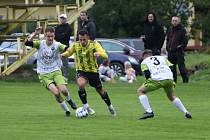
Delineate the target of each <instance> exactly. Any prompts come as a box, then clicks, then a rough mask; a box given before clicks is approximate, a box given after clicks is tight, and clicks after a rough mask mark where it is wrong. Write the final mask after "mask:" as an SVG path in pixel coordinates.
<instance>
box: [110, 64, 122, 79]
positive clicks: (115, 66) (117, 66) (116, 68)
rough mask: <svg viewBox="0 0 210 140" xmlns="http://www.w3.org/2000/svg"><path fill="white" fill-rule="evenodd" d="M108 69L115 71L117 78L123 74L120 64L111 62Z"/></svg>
mask: <svg viewBox="0 0 210 140" xmlns="http://www.w3.org/2000/svg"><path fill="white" fill-rule="evenodd" d="M109 67H110V68H111V69H113V70H114V71H115V73H116V75H117V76H121V75H123V74H124V67H123V65H122V64H121V63H118V62H113V63H110V65H109Z"/></svg>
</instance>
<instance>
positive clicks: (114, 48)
mask: <svg viewBox="0 0 210 140" xmlns="http://www.w3.org/2000/svg"><path fill="white" fill-rule="evenodd" d="M96 41H98V42H99V43H101V45H102V47H103V48H104V49H105V50H106V51H107V52H111V53H120V54H126V53H127V55H130V56H132V57H134V58H136V59H137V61H138V62H141V61H142V53H143V51H142V50H136V49H135V48H132V47H130V46H128V45H126V44H124V43H122V42H120V41H118V40H115V39H106V38H97V39H96Z"/></svg>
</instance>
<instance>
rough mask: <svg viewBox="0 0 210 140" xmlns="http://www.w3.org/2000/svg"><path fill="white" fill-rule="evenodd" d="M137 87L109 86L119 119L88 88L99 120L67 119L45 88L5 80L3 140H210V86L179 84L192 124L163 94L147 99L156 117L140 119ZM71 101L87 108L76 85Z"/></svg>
mask: <svg viewBox="0 0 210 140" xmlns="http://www.w3.org/2000/svg"><path fill="white" fill-rule="evenodd" d="M142 82H143V78H139V79H138V82H136V83H134V84H125V83H117V84H112V85H111V84H105V85H104V87H105V89H107V91H108V93H109V96H110V98H111V101H112V103H113V105H114V106H115V108H116V110H117V116H116V117H112V116H110V114H109V112H108V109H107V107H106V105H105V103H104V102H103V101H102V100H101V98H100V96H99V95H97V93H96V92H95V91H94V89H93V88H91V87H87V93H88V101H89V104H90V105H91V107H92V108H93V109H94V110H95V111H96V114H95V115H94V116H89V117H88V118H84V119H77V118H76V117H75V112H74V111H73V110H72V116H71V117H70V118H66V117H65V114H64V112H63V111H62V110H61V108H60V106H59V105H58V104H57V103H56V101H55V99H54V98H53V96H52V95H51V94H50V93H49V92H48V91H47V90H46V89H45V88H44V87H42V86H41V84H40V83H36V82H32V83H23V82H4V81H0V140H67V139H68V140H70V139H71V140H137V139H138V140H140V139H142V140H208V139H210V133H209V132H210V109H209V108H210V101H209V99H210V86H209V85H210V82H209V81H191V82H190V83H189V84H182V83H180V81H179V83H178V85H177V87H176V89H175V92H176V95H177V96H179V97H180V99H181V100H182V101H183V103H184V104H185V106H186V107H187V109H188V110H189V111H190V112H191V114H192V117H193V119H192V120H187V119H185V118H184V115H183V114H182V113H181V112H179V111H178V109H177V108H176V107H175V106H174V105H173V104H172V103H170V102H169V100H168V99H167V97H166V96H165V94H164V93H163V90H162V89H161V90H158V91H155V92H152V93H150V94H148V97H149V100H150V104H151V106H152V107H153V110H154V113H155V117H154V118H152V119H148V120H138V118H139V117H140V116H141V115H142V113H143V112H144V111H143V109H142V107H141V106H140V104H139V101H138V98H137V95H136V89H137V88H138V87H139V85H140V84H141V83H142ZM68 88H69V89H70V92H71V96H72V98H73V99H74V101H75V102H76V103H77V105H78V106H82V104H81V102H80V100H79V97H78V95H77V87H76V85H75V84H69V85H68Z"/></svg>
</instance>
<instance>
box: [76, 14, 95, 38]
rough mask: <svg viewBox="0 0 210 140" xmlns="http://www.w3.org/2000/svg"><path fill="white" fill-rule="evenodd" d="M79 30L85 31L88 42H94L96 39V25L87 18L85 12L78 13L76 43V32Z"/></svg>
mask: <svg viewBox="0 0 210 140" xmlns="http://www.w3.org/2000/svg"><path fill="white" fill-rule="evenodd" d="M80 30H86V31H87V32H88V34H89V38H90V40H95V38H96V25H95V23H94V21H93V20H91V19H90V17H88V15H87V12H86V11H82V12H81V13H80V21H79V23H78V30H77V39H76V40H77V41H78V40H79V35H78V32H79V31H80Z"/></svg>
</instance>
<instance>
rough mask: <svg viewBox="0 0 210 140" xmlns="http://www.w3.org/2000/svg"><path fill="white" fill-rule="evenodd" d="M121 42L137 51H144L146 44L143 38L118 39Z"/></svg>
mask: <svg viewBox="0 0 210 140" xmlns="http://www.w3.org/2000/svg"><path fill="white" fill-rule="evenodd" d="M116 39H117V40H119V41H120V42H123V43H125V44H127V45H128V46H131V47H132V48H134V49H136V50H141V51H144V42H143V40H142V39H141V38H116Z"/></svg>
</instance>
